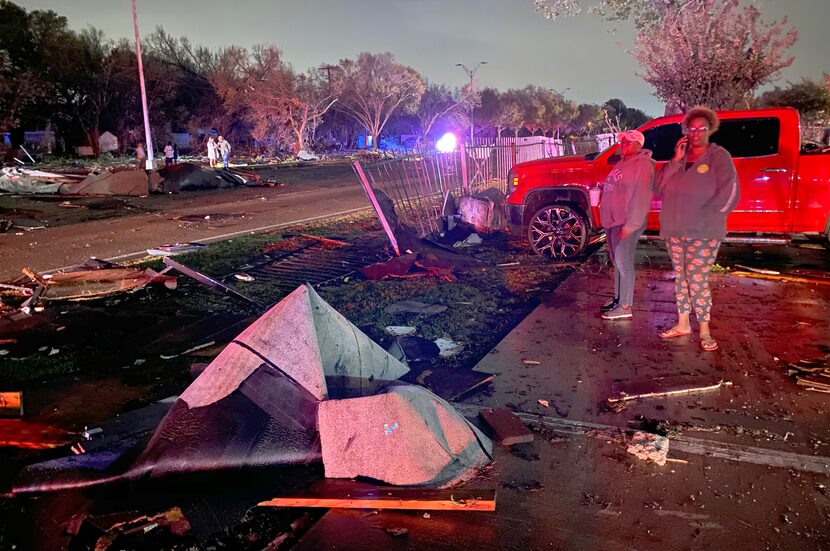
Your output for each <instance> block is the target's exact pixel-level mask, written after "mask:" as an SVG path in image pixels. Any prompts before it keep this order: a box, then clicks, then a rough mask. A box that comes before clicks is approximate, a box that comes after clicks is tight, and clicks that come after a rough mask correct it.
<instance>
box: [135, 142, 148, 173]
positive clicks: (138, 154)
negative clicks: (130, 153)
mask: <svg viewBox="0 0 830 551" xmlns="http://www.w3.org/2000/svg"><path fill="white" fill-rule="evenodd" d="M135 158H136V160H137V161H138V168H140V169H145V168H146V167H147V163H146V161H147V154H146V153H145V152H144V144H143V143H141V142H138V145H136V146H135Z"/></svg>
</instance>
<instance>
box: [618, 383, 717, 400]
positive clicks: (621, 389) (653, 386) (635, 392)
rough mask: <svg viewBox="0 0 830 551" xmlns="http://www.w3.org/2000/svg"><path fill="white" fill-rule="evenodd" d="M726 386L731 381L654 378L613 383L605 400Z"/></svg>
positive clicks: (688, 391)
mask: <svg viewBox="0 0 830 551" xmlns="http://www.w3.org/2000/svg"><path fill="white" fill-rule="evenodd" d="M727 386H732V382H731V381H724V380H723V379H721V380H720V381H717V382H714V383H713V382H711V381H707V382H698V381H688V382H673V381H661V380H660V379H656V380H654V381H645V382H642V383H628V384H624V385H615V386H614V394H613V395H612V396H610V397H608V399H607V401H608V403H610V404H613V403H617V402H628V401H631V400H640V399H642V398H667V397H671V396H683V395H685V394H693V393H697V392H709V391H712V390H718V389H719V388H722V387H727Z"/></svg>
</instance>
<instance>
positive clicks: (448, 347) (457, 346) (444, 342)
mask: <svg viewBox="0 0 830 551" xmlns="http://www.w3.org/2000/svg"><path fill="white" fill-rule="evenodd" d="M435 344H436V345H437V346H438V348H439V350H441V352H440V353H439V355H440V356H441V357H442V358H450V357H452V356H457V355H458V354H460V353H461V351H462V350H464V345H463V344H461V343H459V342H455V341H454V340H452V339H447V338H440V339H435Z"/></svg>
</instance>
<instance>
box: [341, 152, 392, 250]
mask: <svg viewBox="0 0 830 551" xmlns="http://www.w3.org/2000/svg"><path fill="white" fill-rule="evenodd" d="M353 167H354V171H355V173H356V174H357V177H358V178H359V179H360V183H361V184H363V191H365V192H366V196H367V197H369V201H370V202H371V203H372V207H373V208H374V209H375V213H376V214H377V215H378V219H379V220H380V225H381V226H383V231H385V232H386V236H387V237H388V238H389V242H390V243H392V248H393V249H395V254H396V255H398V256H401V251H400V249H398V240H397V239H395V234H394V233H393V232H392V228H391V227H390V226H389V221H388V220H386V216H384V214H383V210H381V208H380V204H379V203H378V198H377V197H376V196H375V190H373V189H372V186H371V185H369V180H368V179H367V178H366V174H364V173H363V167H361V166H360V161H355V162H354V165H353Z"/></svg>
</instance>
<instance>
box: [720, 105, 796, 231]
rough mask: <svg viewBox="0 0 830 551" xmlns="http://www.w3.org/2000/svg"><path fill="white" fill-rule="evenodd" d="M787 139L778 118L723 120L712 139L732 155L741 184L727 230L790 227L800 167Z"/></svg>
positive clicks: (783, 229) (780, 228) (771, 229)
mask: <svg viewBox="0 0 830 551" xmlns="http://www.w3.org/2000/svg"><path fill="white" fill-rule="evenodd" d="M784 138H785V136H783V135H782V132H781V120H780V119H779V118H778V117H754V118H735V119H728V118H724V119H721V123H720V129H719V130H718V131H717V132H715V133H714V134H712V137H711V138H710V139H711V141H712V142H714V143H717V144H719V145H721V146H723V147H724V148H726V150H727V151H729V153H730V154H731V155H732V158H733V159H734V161H735V168H736V169H737V171H738V180H739V182H740V186H741V200H740V201H739V202H738V205H737V206H736V207H735V210H734V211H732V213H731V214H730V215H729V218H728V219H727V223H726V227H727V230H728V231H763V232H784V231H788V230H789V228H790V224H791V223H792V220H791V216H790V215H791V212H792V191H793V189H794V188H793V178H794V172H795V169H796V167H797V166H798V165H797V159H796V158H794V157H793V155H794V154H797V153H798V152H797V151H795V152H793V151H792V148H791V147H789V144H787V143H786V141H785V139H784ZM796 141H797V139H796Z"/></svg>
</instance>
